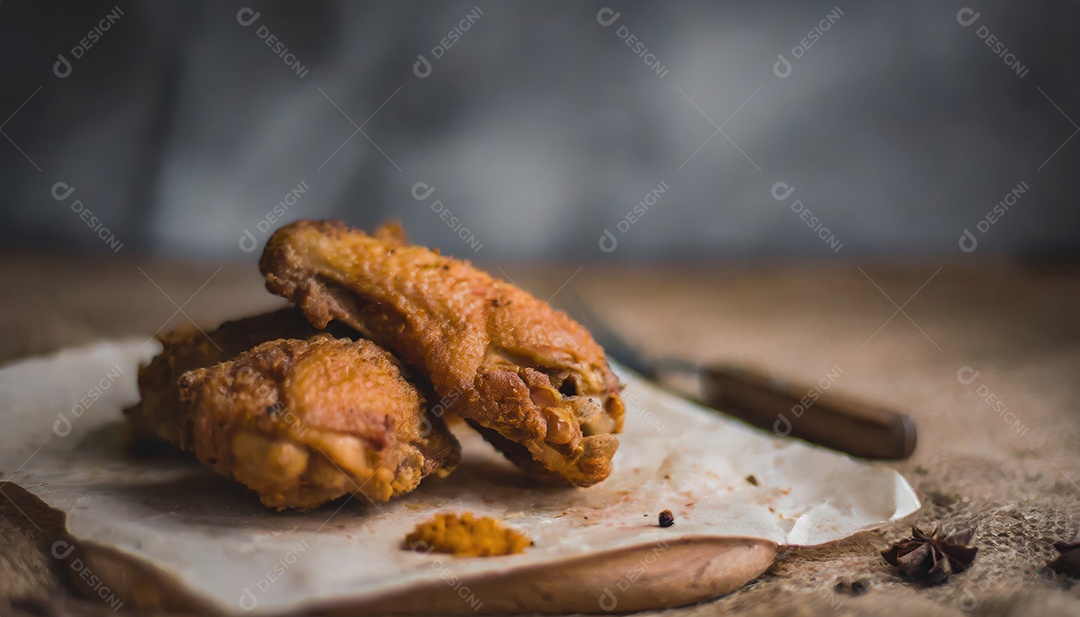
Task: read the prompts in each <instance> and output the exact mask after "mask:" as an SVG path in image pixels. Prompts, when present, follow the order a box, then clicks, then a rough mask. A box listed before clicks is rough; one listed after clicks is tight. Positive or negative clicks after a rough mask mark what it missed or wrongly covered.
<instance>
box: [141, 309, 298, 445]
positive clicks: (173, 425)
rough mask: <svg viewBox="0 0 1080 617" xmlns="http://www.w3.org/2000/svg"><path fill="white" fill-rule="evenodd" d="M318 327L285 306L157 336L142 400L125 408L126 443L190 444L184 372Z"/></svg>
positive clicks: (145, 372)
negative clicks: (212, 325)
mask: <svg viewBox="0 0 1080 617" xmlns="http://www.w3.org/2000/svg"><path fill="white" fill-rule="evenodd" d="M317 332H318V330H317V329H316V328H314V327H313V326H312V325H311V324H310V323H308V321H307V319H305V318H304V315H303V313H301V312H300V311H298V310H296V309H295V308H293V307H287V308H283V309H280V310H277V311H274V312H272V313H266V314H263V315H256V316H254V317H246V318H244V319H237V320H234V321H227V322H225V323H223V324H221V326H219V327H218V328H217V329H216V330H213V331H211V332H209V333H206V334H204V333H203V332H202V331H200V330H198V329H196V328H191V329H188V330H180V331H175V332H169V333H166V334H162V335H159V336H158V340H159V341H161V344H162V346H163V349H162V351H161V353H160V354H158V355H157V356H155V357H154V359H153V360H151V361H150V364H148V365H146V366H142V367H140V368H139V395H140V400H139V402H138V403H136V404H135V405H133V406H131V407H128V408H127V409H125V410H124V442H125V443H126V444H127V445H128V447H130V448H134V449H139V448H141V447H143V446H153V445H154V443H155V442H164V443H168V444H173V445H176V446H179V447H181V448H183V449H191V447H192V429H191V418H190V414H189V413H188V407H187V405H186V404H184V403H183V402H181V401H180V390H179V388H178V386H177V384H176V382H177V380H178V379H179V378H180V375H182V374H184V373H185V372H187V371H190V370H192V369H197V368H203V367H206V366H210V365H212V364H215V363H217V362H221V361H223V360H229V359H231V358H233V357H235V356H236V355H237V354H239V353H240V352H242V351H246V350H248V349H251V348H252V347H254V346H255V345H258V344H259V343H262V342H265V341H269V340H273V339H279V338H300V339H306V338H308V337H310V336H313V335H315V334H316V333H317Z"/></svg>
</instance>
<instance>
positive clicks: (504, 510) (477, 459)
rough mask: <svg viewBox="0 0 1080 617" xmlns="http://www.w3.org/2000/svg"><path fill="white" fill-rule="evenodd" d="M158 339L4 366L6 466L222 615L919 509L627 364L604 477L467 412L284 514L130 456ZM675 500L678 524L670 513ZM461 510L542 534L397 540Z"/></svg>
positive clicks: (824, 535) (859, 524)
mask: <svg viewBox="0 0 1080 617" xmlns="http://www.w3.org/2000/svg"><path fill="white" fill-rule="evenodd" d="M159 349H160V348H159V347H158V345H157V343H156V342H150V343H144V342H143V341H141V340H140V341H120V342H110V343H101V344H97V345H94V346H90V347H84V348H79V349H70V350H65V351H62V352H60V353H57V354H54V355H51V356H48V357H43V358H34V359H29V360H25V361H22V362H19V363H17V364H12V365H9V366H7V367H5V368H2V369H0V418H2V419H3V430H0V479H2V480H10V481H13V482H16V483H18V484H19V485H21V486H23V487H24V488H26V489H28V490H29V491H31V492H32V493H34V494H35V495H37V496H38V497H39V498H41V499H42V500H44V501H45V502H46V503H48V504H49V505H51V506H52V507H54V508H57V509H60V510H63V511H65V512H67V513H68V518H67V525H68V529H69V531H70V532H71V534H72V535H73V536H74V537H76V538H80V539H90V540H94V541H96V542H99V543H103V544H107V545H110V546H113V547H115V548H117V549H118V550H121V551H123V552H125V553H128V554H131V555H133V556H136V557H138V558H140V559H143V560H145V561H148V562H150V563H153V564H155V565H157V566H159V567H160V568H162V569H164V570H165V571H167V572H170V573H172V574H173V575H174V576H175V577H176V578H177V579H178V580H180V581H181V582H182V583H183V584H184V585H186V586H187V587H188V588H189V589H190V590H191V591H192V592H193V593H195V594H196V595H197V596H199V597H201V598H203V599H204V600H206V601H207V602H209V603H211V604H213V605H215V606H217V607H218V608H219V609H220V610H221V611H224V612H238V613H239V612H244V611H249V610H254V611H256V612H260V613H262V612H265V613H278V612H283V611H289V610H297V609H301V608H304V607H306V606H311V605H312V604H315V603H318V604H322V603H324V602H329V601H335V600H341V599H346V598H350V599H356V598H362V597H365V596H370V595H374V594H381V593H384V592H387V591H391V590H396V589H402V588H406V587H408V586H410V585H414V584H417V583H423V582H429V581H432V580H437V579H439V578H445V572H444V571H443V570H442V569H440V568H444V569H445V568H450V569H452V573H453V575H455V576H456V577H458V578H461V577H465V576H471V575H474V574H483V573H490V572H499V571H502V570H505V569H507V568H512V567H517V566H521V565H525V564H537V563H550V562H558V561H561V560H567V559H570V558H574V557H577V556H581V555H583V554H587V553H592V552H597V551H606V550H610V549H616V548H622V547H628V546H634V545H652V544H655V543H656V542H658V541H660V540H667V541H671V540H674V539H677V538H684V537H704V536H748V537H757V538H765V539H768V540H771V541H773V542H776V543H778V544H799V545H814V544H822V543H825V542H830V541H833V540H837V539H840V538H843V537H845V536H847V535H850V534H852V533H854V532H856V531H858V530H861V529H866V528H869V527H873V526H875V525H879V524H882V523H884V522H886V521H892V520H895V519H898V518H901V517H903V516H906V515H908V514H910V513H912V512H914V511H915V510H917V509H918V508H919V502H918V499H917V498H916V496H915V494H914V492H913V491H912V489H911V487H910V486H909V485H908V483H907V482H906V481H905V480H904V478H903V477H901V476H900V475H899V474H898V473H897V472H895V471H894V470H892V469H890V468H888V467H886V466H883V465H875V464H869V463H864V462H861V461H856V460H853V459H851V458H849V457H847V456H844V455H841V454H837V453H835V452H832V451H829V450H825V449H823V448H817V447H813V446H810V445H807V444H805V443H803V442H800V441H796V440H781V439H777V438H775V437H773V436H772V435H770V434H767V433H764V432H761V431H757V430H754V429H751V428H747V427H746V426H744V425H742V424H740V423H739V422H737V421H734V420H731V419H728V418H726V417H724V416H722V415H719V414H716V413H715V412H712V411H708V410H705V409H703V408H700V407H698V406H696V405H693V404H691V403H689V402H687V401H685V400H683V399H681V398H679V397H676V396H673V395H671V394H668V393H665V392H662V391H659V390H657V389H655V388H653V387H651V386H650V385H649V384H647V383H644V382H642V381H640V380H638V379H636V378H634V376H633V375H628V374H626V372H625V371H622V374H621V376H622V378H623V380H624V382H625V383H626V384H627V388H626V391H625V397H626V402H627V408H628V411H627V418H626V427H625V432H624V433H623V434H622V435H620V441H621V443H622V445H621V446H620V448H619V451H618V453H617V455H616V458H615V472H614V473H613V474H612V476H611V477H610V478H608V479H607V480H606V481H604V482H602V483H600V484H598V485H597V486H594V487H591V488H588V489H571V488H566V489H563V488H550V487H543V486H538V485H536V484H534V483H532V482H530V481H529V480H527V479H526V478H524V477H523V476H522V475H521V474H520V473H519V472H518V471H517V469H516V468H514V467H513V466H512V465H510V464H509V463H507V462H506V461H505V460H504V459H503V458H502V456H501V455H499V454H498V453H496V452H495V451H494V450H493V449H492V448H491V447H490V446H488V445H487V444H486V443H485V442H484V441H483V440H482V439H480V438H479V436H477V435H476V434H474V433H473V431H471V430H469V429H468V428H467V427H464V426H458V427H456V433H457V434H458V436H459V438H460V439H461V442H462V447H463V448H464V451H465V460H464V462H463V464H462V465H461V467H459V468H458V469H457V471H455V472H454V473H453V474H452V475H451V476H450V477H449V478H446V479H444V480H428V481H425V483H424V485H423V486H422V487H421V488H420V489H419V490H417V491H416V492H414V493H412V494H410V495H408V496H406V497H404V498H402V499H400V500H397V501H394V502H392V503H389V504H379V505H373V504H371V503H369V502H366V501H365V500H363V499H362V498H355V499H349V500H340V501H338V502H335V503H332V504H329V505H327V506H324V507H322V508H319V509H317V510H315V511H312V512H307V513H296V512H283V513H278V512H274V511H270V510H267V509H266V508H264V507H263V506H261V505H260V504H259V502H258V500H257V499H256V498H255V497H254V496H253V495H252V494H251V493H250V492H248V491H247V490H246V489H244V488H243V487H241V486H239V485H236V484H234V483H232V482H231V481H229V480H227V479H225V478H223V477H219V476H217V475H215V474H214V473H212V472H210V471H209V470H207V469H204V468H203V467H201V466H200V465H199V464H198V463H197V462H196V461H192V460H188V459H184V458H168V459H164V460H160V459H159V460H153V461H149V462H147V461H133V460H129V459H127V458H125V457H124V456H123V455H122V454H121V450H120V447H119V437H120V420H121V413H120V409H121V408H122V407H123V406H125V405H128V404H131V403H132V402H134V401H135V400H136V399H137V392H136V387H135V380H136V375H137V370H138V365H139V363H140V362H145V361H147V360H149V359H150V358H151V357H152V356H153V355H154V354H155V353H157V352H158V351H159ZM750 475H753V476H754V478H756V480H757V482H758V485H757V486H754V485H752V484H751V483H750V482H748V481H747V480H746V478H747V476H750ZM664 509H670V510H671V511H672V512H673V513H674V514H675V518H676V525H675V526H674V527H671V528H667V529H660V528H658V527H657V526H656V517H657V514H658V513H659V512H660V511H661V510H664ZM446 510H454V511H464V510H468V511H472V512H474V513H477V514H480V515H489V516H495V517H498V518H501V519H504V520H505V521H506V522H507V523H509V524H510V525H513V526H515V527H517V528H519V529H520V530H522V531H524V532H525V533H526V534H528V535H529V537H531V538H532V539H533V540H534V542H535V546H533V547H531V548H529V549H527V550H526V551H525V553H524V554H521V555H513V556H508V557H501V558H495V559H482V558H473V559H461V558H449V557H446V556H443V558H442V561H441V565H440V568H434V567H432V559H433V558H434V557H433V556H423V555H418V554H414V553H411V552H408V551H404V550H402V549H401V548H400V545H401V541H402V539H403V538H404V536H405V534H406V532H408V531H409V530H411V529H412V528H413V526H414V525H415V524H417V523H419V522H421V521H423V520H426V519H429V518H430V517H431V516H432V515H433V514H434V513H435V512H439V511H446Z"/></svg>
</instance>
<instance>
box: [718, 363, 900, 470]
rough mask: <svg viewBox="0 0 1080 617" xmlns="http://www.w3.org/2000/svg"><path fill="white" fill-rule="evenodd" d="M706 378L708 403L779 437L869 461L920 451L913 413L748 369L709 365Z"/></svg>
mask: <svg viewBox="0 0 1080 617" xmlns="http://www.w3.org/2000/svg"><path fill="white" fill-rule="evenodd" d="M700 375H701V384H702V385H701V389H702V397H703V402H704V403H705V404H707V405H709V406H710V407H715V408H717V409H719V410H720V411H723V412H724V413H727V414H729V415H733V416H735V417H737V418H739V419H740V420H743V421H744V422H747V423H749V424H752V425H754V426H757V427H760V428H763V429H767V430H770V431H773V432H774V433H776V434H777V435H780V436H788V435H790V436H793V437H798V438H800V439H805V440H806V441H809V442H811V443H816V444H820V445H823V446H826V447H828V448H833V449H835V450H840V451H841V452H847V453H848V454H852V455H854V456H859V457H863V458H874V459H894V460H895V459H904V458H907V457H909V456H911V453H912V452H914V450H915V441H916V433H915V421H914V420H913V419H912V418H911V416H909V415H907V414H904V413H900V412H898V411H894V410H892V409H888V408H885V407H881V406H878V405H874V404H871V403H868V402H865V401H859V400H855V399H850V398H845V397H841V396H837V395H835V394H833V393H830V392H827V391H826V390H827V388H826V387H822V386H820V385H818V386H815V385H804V384H792V383H787V382H784V381H781V380H777V379H774V378H771V377H769V376H768V375H765V374H762V373H759V372H757V371H753V370H749V369H745V368H737V367H727V366H705V367H702V368H701V373H700Z"/></svg>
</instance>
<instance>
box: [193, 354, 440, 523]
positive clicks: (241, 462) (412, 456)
mask: <svg viewBox="0 0 1080 617" xmlns="http://www.w3.org/2000/svg"><path fill="white" fill-rule="evenodd" d="M180 396H181V398H182V399H183V400H184V401H185V402H188V403H189V404H190V406H191V407H190V409H191V417H192V425H193V438H194V450H195V454H196V455H197V456H198V458H199V460H200V461H202V462H203V463H205V464H207V465H210V466H212V467H213V468H214V469H215V470H217V471H218V472H220V473H222V474H224V475H227V476H229V477H232V478H235V479H236V480H238V481H239V482H241V483H243V484H245V485H246V486H248V487H249V488H251V489H253V490H254V491H255V492H257V493H258V494H259V498H260V499H261V500H262V502H263V504H265V505H267V506H271V507H275V508H278V509H282V508H303V509H306V508H311V507H315V506H317V505H319V504H322V503H324V502H327V501H330V500H332V499H336V498H338V497H340V496H342V495H345V494H348V493H352V494H357V495H359V494H363V495H364V496H366V497H367V498H368V499H370V500H371V501H373V502H384V501H387V500H389V499H391V498H393V497H395V496H397V495H401V494H403V493H407V492H409V491H411V490H413V489H414V488H416V487H417V485H418V484H419V483H420V480H421V479H422V478H424V477H425V476H427V475H430V474H436V475H438V476H445V475H447V474H449V473H450V470H451V469H453V467H454V466H456V465H457V463H458V462H459V461H460V447H459V445H458V443H457V440H456V439H454V437H453V435H451V434H450V432H449V431H447V430H446V427H445V426H444V425H443V424H442V422H441V420H440V419H439V418H428V417H426V416H425V407H424V399H423V398H422V397H421V396H420V395H419V393H418V392H417V390H416V388H415V387H414V386H413V385H412V384H411V383H409V382H408V381H406V380H405V379H404V378H403V377H402V375H401V373H400V372H399V370H398V368H397V366H396V365H395V364H394V361H393V359H392V358H391V356H390V355H389V354H388V353H387V352H386V350H384V349H382V348H380V347H379V346H378V345H375V344H374V343H372V342H371V341H366V340H357V341H351V340H348V339H335V338H333V337H331V336H330V335H328V334H320V335H317V336H314V337H312V338H310V339H308V340H306V341H304V340H298V339H280V340H276V341H270V342H267V343H263V344H261V345H258V346H257V347H255V348H253V349H251V350H249V351H246V352H244V353H241V354H240V355H238V356H237V357H236V358H235V359H233V360H230V361H227V362H222V363H219V364H215V365H214V366H211V367H209V368H202V369H196V370H194V371H190V372H188V373H185V374H184V375H183V376H181V378H180Z"/></svg>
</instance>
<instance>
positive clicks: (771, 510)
mask: <svg viewBox="0 0 1080 617" xmlns="http://www.w3.org/2000/svg"><path fill="white" fill-rule="evenodd" d="M769 512H772V513H773V514H776V508H774V507H772V506H769Z"/></svg>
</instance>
